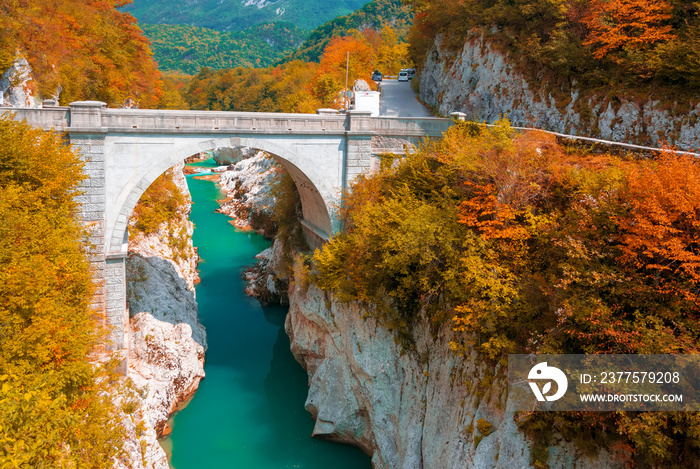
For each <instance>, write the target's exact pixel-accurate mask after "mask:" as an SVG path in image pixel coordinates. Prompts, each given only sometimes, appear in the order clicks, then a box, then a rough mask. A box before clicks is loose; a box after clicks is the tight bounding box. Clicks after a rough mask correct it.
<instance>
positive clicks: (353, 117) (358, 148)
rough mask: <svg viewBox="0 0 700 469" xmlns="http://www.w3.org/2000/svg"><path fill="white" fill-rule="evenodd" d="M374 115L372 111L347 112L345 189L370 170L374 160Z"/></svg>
mask: <svg viewBox="0 0 700 469" xmlns="http://www.w3.org/2000/svg"><path fill="white" fill-rule="evenodd" d="M371 117H372V113H371V112H370V111H356V110H350V111H347V114H346V118H345V128H346V130H347V132H346V141H345V158H344V159H345V161H344V163H345V171H344V175H343V187H344V188H346V189H347V188H349V187H350V183H352V181H354V180H355V178H356V177H357V176H359V175H360V174H362V173H367V172H369V170H370V166H371V159H372V127H371V125H372V121H371Z"/></svg>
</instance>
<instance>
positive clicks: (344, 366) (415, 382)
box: [285, 284, 623, 469]
mask: <svg viewBox="0 0 700 469" xmlns="http://www.w3.org/2000/svg"><path fill="white" fill-rule="evenodd" d="M285 328H286V330H287V333H288V334H289V337H290V339H291V347H292V352H293V353H294V356H295V357H296V358H297V360H298V361H299V362H300V363H301V364H302V365H303V366H304V368H306V370H307V372H308V375H309V385H310V389H309V395H308V398H307V400H306V409H307V410H308V411H309V412H311V414H312V415H313V417H314V419H315V420H316V424H315V427H314V435H315V436H317V437H322V438H328V439H332V440H335V441H340V442H344V443H351V444H355V445H357V446H359V447H361V448H362V449H363V450H364V451H365V452H366V453H367V454H370V455H372V465H373V467H374V468H375V469H383V468H412V469H413V468H426V469H437V468H439V469H464V468H479V469H492V468H504V469H505V468H508V469H512V468H526V467H530V447H531V442H529V441H528V440H527V439H526V438H525V436H524V435H523V434H522V433H521V432H520V431H519V430H518V428H517V425H516V423H515V421H514V420H513V412H512V411H510V410H509V401H508V399H507V392H506V390H505V386H504V385H503V383H502V382H499V380H498V379H496V380H495V381H494V382H493V383H491V382H490V380H486V379H484V378H485V374H484V372H485V367H484V366H483V365H482V364H481V363H480V362H479V361H478V360H477V359H475V357H473V356H472V357H459V356H458V355H457V354H456V353H454V352H453V351H452V350H451V349H450V346H449V342H450V340H452V339H453V336H452V332H451V330H450V329H449V327H445V328H442V329H441V330H440V331H438V332H437V333H436V332H435V330H434V326H433V330H431V324H430V323H429V321H427V320H424V321H423V322H421V323H420V324H418V325H417V326H416V329H415V330H414V337H415V339H416V342H415V350H414V349H413V348H412V347H405V346H403V345H402V344H401V343H400V342H398V341H397V339H396V334H394V333H392V332H391V331H390V330H389V329H388V328H387V327H386V326H385V325H383V324H381V323H379V322H377V321H376V320H375V319H374V318H373V317H368V316H367V314H365V311H363V310H362V309H360V308H358V307H357V305H353V304H340V303H338V302H336V301H334V299H333V297H332V296H329V295H328V294H327V293H325V292H323V291H321V290H319V289H318V288H316V287H314V286H310V287H309V288H308V290H307V289H305V288H303V287H302V286H301V285H298V284H297V285H295V286H293V288H292V289H291V290H290V310H289V314H288V316H287V320H286V324H285ZM549 454H550V457H549V461H548V462H549V467H550V468H567V469H575V468H581V469H583V468H586V469H602V468H607V469H610V468H618V467H619V468H621V467H622V466H623V465H622V464H621V463H620V462H619V461H617V460H616V459H615V458H614V457H613V455H611V454H609V453H607V452H606V451H605V450H601V451H600V452H599V454H598V455H597V456H595V457H589V456H586V455H584V454H582V453H581V452H580V451H578V450H577V449H576V448H575V447H574V446H573V445H571V444H568V443H565V442H561V443H559V444H558V445H556V446H553V447H551V448H550V450H549Z"/></svg>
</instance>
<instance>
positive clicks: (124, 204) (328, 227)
mask: <svg viewBox="0 0 700 469" xmlns="http://www.w3.org/2000/svg"><path fill="white" fill-rule="evenodd" d="M232 146H246V147H250V148H254V149H256V150H262V151H265V152H266V153H268V154H269V155H270V156H271V157H272V158H273V159H274V160H275V161H276V162H278V163H279V164H280V165H281V166H282V167H283V168H284V169H285V171H287V173H288V174H289V175H290V176H291V177H292V179H293V180H294V183H295V185H296V187H297V190H298V192H299V196H300V198H301V203H302V212H303V220H302V226H303V227H304V233H305V235H306V237H307V240H308V241H309V243H310V245H312V246H314V245H319V244H320V243H322V242H323V241H325V240H327V239H328V236H329V235H330V234H331V233H332V232H333V229H334V227H333V221H332V220H333V218H334V217H333V207H335V206H337V197H338V195H339V194H335V191H334V190H333V187H337V185H338V182H339V181H334V180H327V179H333V178H325V179H319V178H318V177H315V178H314V176H317V174H314V171H313V170H314V169H316V168H309V165H308V158H304V155H300V154H299V152H298V151H297V150H296V148H294V146H293V145H282V144H279V143H277V142H275V141H274V140H271V139H260V138H245V137H241V138H239V137H237V138H235V139H233V138H210V139H203V140H194V141H187V142H185V143H180V144H176V145H174V146H173V145H163V146H161V147H158V149H157V150H155V151H154V150H153V147H154V145H153V144H152V142H148V143H144V144H143V145H142V147H143V148H133V146H132V148H131V150H132V151H137V152H138V153H139V154H140V155H139V156H140V161H142V162H145V163H142V165H140V166H141V167H140V168H135V169H133V170H132V171H131V174H130V175H129V177H127V178H113V179H112V181H116V180H121V181H122V183H121V184H120V185H121V187H115V188H113V189H114V193H118V195H117V197H116V199H115V204H114V205H113V209H112V213H109V209H108V210H107V213H106V220H105V221H106V225H107V226H106V237H105V238H106V240H105V241H106V246H105V247H106V253H108V254H122V255H124V254H126V251H127V248H128V221H129V217H130V216H131V214H132V213H133V211H134V208H135V207H136V204H137V203H138V201H139V199H140V198H141V196H142V195H143V193H144V192H145V191H146V189H147V188H148V187H149V186H150V185H151V184H152V183H153V182H154V181H155V180H156V179H157V178H158V177H159V176H160V175H162V174H163V173H165V172H166V171H167V170H168V169H170V168H172V167H173V166H174V165H176V164H178V163H179V162H182V161H183V160H184V159H185V158H188V157H190V156H192V155H194V154H197V153H199V152H202V151H206V150H214V149H216V148H222V147H232ZM340 150H341V151H342V148H341V149H340ZM305 163H306V164H305ZM309 172H311V173H312V174H311V176H309V174H308V173H309ZM312 178H314V179H316V181H314V180H312ZM318 185H321V186H326V187H321V188H319V187H318ZM324 189H325V191H324ZM324 192H325V193H324Z"/></svg>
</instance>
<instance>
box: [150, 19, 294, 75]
mask: <svg viewBox="0 0 700 469" xmlns="http://www.w3.org/2000/svg"><path fill="white" fill-rule="evenodd" d="M141 27H142V28H143V30H144V33H145V34H146V36H147V37H148V38H149V39H150V41H151V44H152V48H153V54H154V57H155V59H156V61H157V62H158V68H159V69H160V70H162V71H173V72H180V73H186V74H190V75H193V74H195V73H198V72H199V71H200V70H201V69H202V67H209V68H213V69H215V70H219V69H223V68H235V67H251V68H252V67H257V68H260V67H269V66H270V65H272V64H273V63H275V62H277V61H278V60H280V59H281V58H282V57H284V56H285V55H287V54H289V53H290V52H291V51H293V50H294V49H295V48H296V47H298V46H299V44H301V42H302V41H303V40H304V38H305V37H306V31H302V30H300V29H298V28H297V27H296V26H294V25H293V24H291V23H282V22H278V23H266V24H259V25H256V26H253V27H251V28H248V29H246V30H244V31H229V32H220V31H216V30H213V29H207V28H200V27H197V26H184V25H168V24H142V25H141Z"/></svg>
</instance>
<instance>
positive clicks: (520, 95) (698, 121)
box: [420, 38, 700, 150]
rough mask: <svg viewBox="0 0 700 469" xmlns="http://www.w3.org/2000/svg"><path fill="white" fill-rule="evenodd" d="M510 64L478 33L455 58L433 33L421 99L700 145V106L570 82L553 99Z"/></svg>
mask: <svg viewBox="0 0 700 469" xmlns="http://www.w3.org/2000/svg"><path fill="white" fill-rule="evenodd" d="M515 68H516V67H515V64H514V63H513V61H512V60H511V59H510V58H509V57H508V56H506V55H504V54H503V53H501V52H500V51H498V50H496V49H495V48H494V47H492V46H491V45H490V44H489V43H488V42H487V41H485V40H484V39H483V38H472V39H471V40H469V41H468V42H467V43H466V44H465V45H464V48H463V49H462V50H461V52H460V53H458V54H457V55H456V56H454V55H453V54H452V53H450V52H448V51H446V50H444V49H443V48H442V47H441V40H440V38H438V39H437V41H436V43H435V45H434V47H433V49H432V50H431V52H430V53H429V54H428V57H427V60H426V62H425V64H424V67H423V70H422V72H421V76H420V96H421V99H422V100H423V101H424V102H425V103H426V104H428V105H431V106H435V107H437V108H438V109H439V111H440V113H441V114H443V115H447V114H449V113H450V112H453V111H460V112H464V113H466V114H467V119H469V120H474V121H479V122H480V121H486V122H493V121H495V120H496V119H498V118H499V117H500V116H501V115H503V116H506V117H508V118H509V119H510V121H511V123H512V124H513V125H516V126H522V127H537V128H541V129H545V130H551V131H556V132H562V133H567V134H574V135H584V136H589V137H598V138H602V139H606V140H613V141H618V142H628V143H637V144H642V145H653V146H660V145H661V144H662V143H663V142H668V143H670V144H674V145H676V146H678V147H679V148H681V149H685V150H692V149H695V148H699V147H700V105H696V106H695V107H694V108H692V109H691V110H690V112H687V110H683V111H680V110H679V109H680V105H676V106H672V107H671V109H668V108H667V106H664V109H661V108H660V104H661V103H660V102H659V101H653V100H650V101H646V102H637V101H635V100H634V99H632V98H631V97H630V98H625V97H622V98H620V99H619V102H617V100H615V101H614V102H613V100H611V99H609V98H608V97H606V96H598V97H593V98H588V99H584V98H580V97H579V95H580V92H579V91H578V90H576V89H575V87H574V89H572V90H570V91H566V92H562V91H560V94H561V96H559V97H557V98H556V99H555V97H554V96H553V95H552V93H551V92H550V91H548V88H546V87H545V86H544V85H542V86H540V87H532V86H531V85H530V84H528V82H527V81H526V80H525V77H524V76H523V75H521V74H520V73H519V72H517V71H516V70H515ZM676 108H679V109H676Z"/></svg>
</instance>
